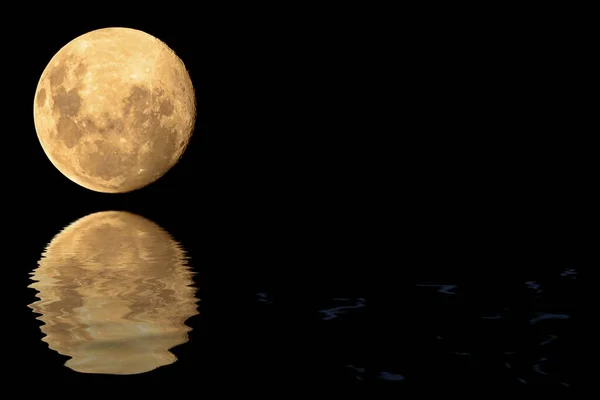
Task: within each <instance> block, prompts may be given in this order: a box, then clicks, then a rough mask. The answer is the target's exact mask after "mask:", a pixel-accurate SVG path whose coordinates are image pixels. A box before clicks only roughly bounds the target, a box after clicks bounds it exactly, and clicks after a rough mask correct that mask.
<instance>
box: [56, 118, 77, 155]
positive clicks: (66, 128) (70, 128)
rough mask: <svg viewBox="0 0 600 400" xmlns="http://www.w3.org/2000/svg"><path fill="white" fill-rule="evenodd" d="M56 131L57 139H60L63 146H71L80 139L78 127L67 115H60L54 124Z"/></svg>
mask: <svg viewBox="0 0 600 400" xmlns="http://www.w3.org/2000/svg"><path fill="white" fill-rule="evenodd" d="M56 131H57V134H58V138H59V140H61V141H62V142H63V143H64V144H65V146H67V147H68V148H69V149H71V148H73V147H74V146H75V145H76V144H77V143H78V142H79V139H81V131H80V130H79V127H78V126H77V124H76V123H75V121H73V120H72V119H71V118H69V117H65V116H61V117H60V118H59V119H58V123H57V124H56Z"/></svg>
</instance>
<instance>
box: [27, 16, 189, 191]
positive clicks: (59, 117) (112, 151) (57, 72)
mask: <svg viewBox="0 0 600 400" xmlns="http://www.w3.org/2000/svg"><path fill="white" fill-rule="evenodd" d="M33 116H34V123H35V129H36V132H37V136H38V139H39V141H40V144H41V146H42V148H43V150H44V152H45V153H46V155H47V156H48V158H49V159H50V161H51V162H52V164H53V165H54V166H55V167H56V168H57V169H58V170H59V171H60V172H61V173H62V174H63V175H65V176H66V177H67V178H69V179H70V180H71V181H73V182H75V183H77V184H79V185H80V186H83V187H85V188H87V189H90V190H93V191H96V192H103V193H126V192H130V191H133V190H137V189H141V188H143V187H145V186H147V185H149V184H151V183H153V182H155V181H156V180H158V179H159V178H160V177H162V176H163V175H164V174H165V173H166V172H167V171H168V170H169V169H171V168H172V167H173V166H174V165H175V164H176V163H177V162H178V161H179V159H180V157H181V156H182V155H183V153H184V151H185V149H186V147H187V145H188V143H189V140H190V138H191V135H192V132H193V130H194V124H195V118H196V101H195V94H194V87H193V85H192V81H191V79H190V76H189V74H188V71H187V69H186V67H185V65H184V64H183V61H181V59H180V58H179V57H178V56H177V55H176V54H175V53H174V52H173V50H171V49H170V48H169V47H168V46H167V45H166V44H165V43H163V42H162V41H160V40H159V39H157V38H155V37H153V36H151V35H149V34H147V33H145V32H142V31H139V30H135V29H129V28H104V29H98V30H94V31H91V32H88V33H86V34H84V35H81V36H79V37H77V38H75V39H74V40H72V41H71V42H69V43H67V44H66V45H65V46H64V47H62V48H61V49H60V50H59V51H58V52H57V53H56V54H55V55H54V57H52V59H51V60H50V62H49V63H48V65H47V66H46V68H45V69H44V71H43V73H42V75H41V77H40V80H39V82H38V85H37V89H36V92H35V99H34V107H33Z"/></svg>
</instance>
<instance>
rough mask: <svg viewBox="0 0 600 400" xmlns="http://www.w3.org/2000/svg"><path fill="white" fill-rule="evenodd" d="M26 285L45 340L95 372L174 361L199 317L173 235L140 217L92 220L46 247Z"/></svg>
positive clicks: (75, 365) (81, 368)
mask: <svg viewBox="0 0 600 400" xmlns="http://www.w3.org/2000/svg"><path fill="white" fill-rule="evenodd" d="M31 275H32V276H31V279H32V280H33V281H34V282H33V283H32V284H31V285H30V286H29V287H30V288H33V289H35V290H36V291H37V294H36V296H37V297H38V299H39V300H38V301H35V302H34V303H32V304H30V306H29V307H30V308H32V309H33V310H34V312H35V313H37V314H40V316H39V317H38V319H39V320H41V321H42V322H43V323H44V325H42V326H41V330H42V332H43V333H44V335H45V336H44V338H43V339H42V340H43V341H44V342H46V343H48V346H49V347H50V349H52V350H54V351H56V352H58V353H60V354H62V355H65V356H68V357H70V359H69V360H68V361H67V362H66V364H65V365H66V366H67V367H68V368H71V369H72V370H74V371H77V372H83V373H95V374H116V375H126V374H139V373H143V372H148V371H151V370H153V369H156V368H158V367H161V366H165V365H169V364H172V363H174V362H175V361H176V360H177V358H176V357H175V355H173V354H172V353H171V352H170V351H169V349H171V348H173V347H175V346H178V345H181V344H183V343H186V342H187V341H188V336H187V334H188V332H189V331H190V330H191V328H189V327H188V326H186V325H185V321H186V320H187V319H188V318H190V317H192V316H194V315H197V314H198V308H197V302H198V299H197V298H196V297H195V292H196V289H195V287H194V286H193V285H194V282H193V280H192V276H193V272H192V271H191V269H190V267H189V266H188V264H187V256H186V254H185V252H184V250H183V248H182V247H181V246H180V244H179V243H178V242H176V241H175V239H173V238H172V237H171V235H170V234H169V233H168V232H166V231H165V230H163V229H162V228H161V227H159V226H158V225H156V224H155V223H154V222H152V221H149V220H147V219H145V218H143V217H141V216H139V215H135V214H130V213H127V212H121V211H105V212H99V213H94V214H90V215H88V216H86V217H83V218H81V219H79V220H77V221H75V222H74V223H72V224H70V225H68V226H67V227H66V228H64V229H63V230H62V231H61V232H59V233H58V234H57V235H56V236H55V237H54V238H53V239H52V240H51V241H50V243H49V244H48V246H47V247H46V249H45V251H44V253H43V254H42V258H41V259H40V261H39V263H38V267H37V268H36V269H35V271H34V272H33V273H32V274H31Z"/></svg>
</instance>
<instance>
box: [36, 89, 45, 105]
mask: <svg viewBox="0 0 600 400" xmlns="http://www.w3.org/2000/svg"><path fill="white" fill-rule="evenodd" d="M45 101H46V89H44V88H41V89H40V91H39V92H38V95H37V105H38V107H43V106H44V102H45Z"/></svg>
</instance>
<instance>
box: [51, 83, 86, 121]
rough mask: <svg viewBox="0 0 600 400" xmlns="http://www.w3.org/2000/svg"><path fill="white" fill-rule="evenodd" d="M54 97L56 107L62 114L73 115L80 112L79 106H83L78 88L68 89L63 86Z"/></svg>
mask: <svg viewBox="0 0 600 400" xmlns="http://www.w3.org/2000/svg"><path fill="white" fill-rule="evenodd" d="M53 98H54V109H55V110H56V111H57V112H58V113H59V114H60V115H66V116H68V117H73V116H75V115H77V113H78V112H79V108H80V107H81V97H79V94H78V93H77V89H76V88H73V89H71V90H69V91H66V90H65V88H63V87H61V88H59V89H58V90H57V92H56V94H55V95H54V96H53Z"/></svg>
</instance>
